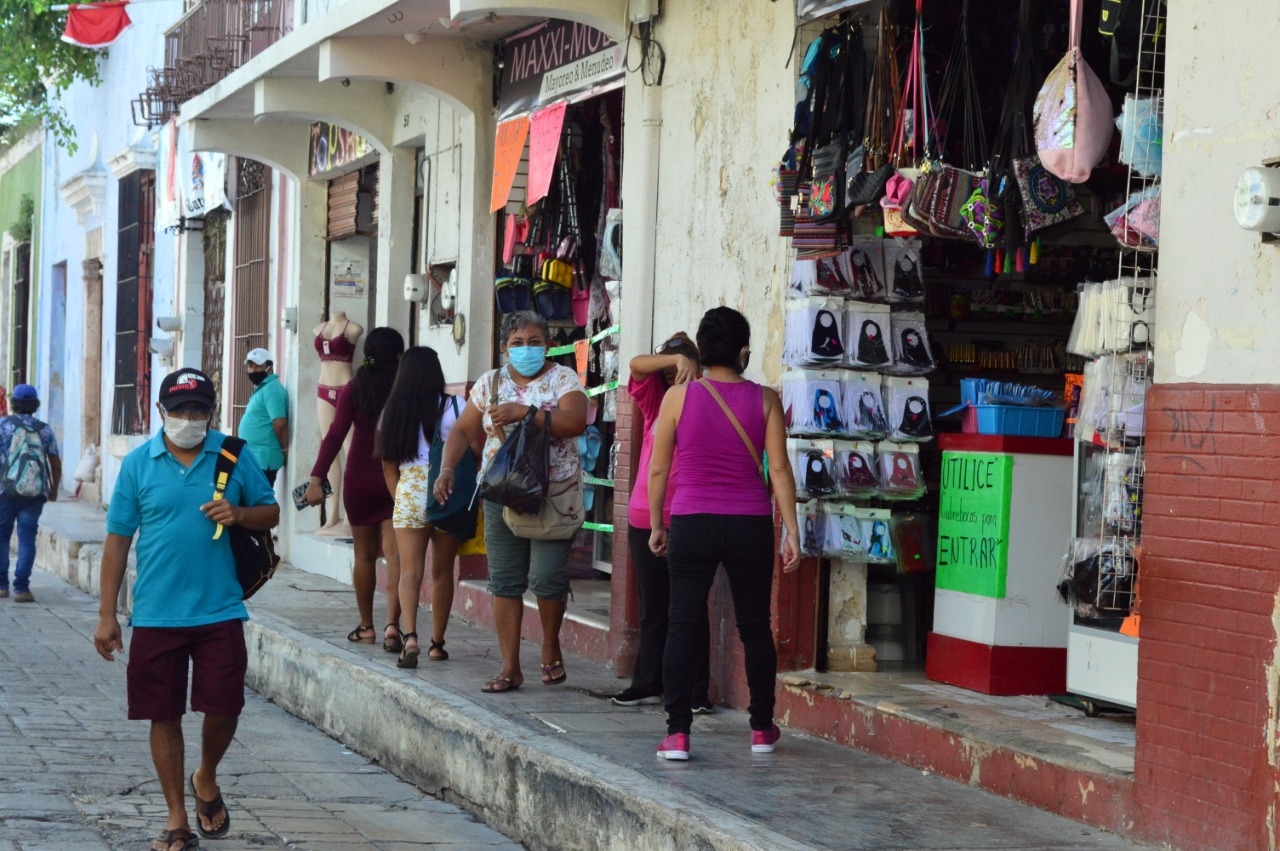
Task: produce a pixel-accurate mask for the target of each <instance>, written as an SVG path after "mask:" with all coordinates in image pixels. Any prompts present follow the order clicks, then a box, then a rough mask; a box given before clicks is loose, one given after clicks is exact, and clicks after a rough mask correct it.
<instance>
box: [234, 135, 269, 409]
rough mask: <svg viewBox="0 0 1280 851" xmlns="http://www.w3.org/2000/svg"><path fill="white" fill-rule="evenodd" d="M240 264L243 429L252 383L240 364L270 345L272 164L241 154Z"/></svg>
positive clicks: (237, 353) (238, 351)
mask: <svg viewBox="0 0 1280 851" xmlns="http://www.w3.org/2000/svg"><path fill="white" fill-rule="evenodd" d="M235 207H236V209H235V216H236V223H235V269H234V274H233V277H232V295H231V311H232V320H231V323H232V324H231V336H232V340H231V344H232V350H231V365H232V370H231V375H230V379H231V381H230V385H231V425H232V427H233V428H235V429H239V426H240V417H241V416H242V415H243V414H244V409H245V407H246V406H247V405H248V404H249V394H250V393H251V392H252V389H253V388H252V385H250V384H249V382H248V380H247V379H246V378H245V377H244V375H243V372H244V370H242V369H240V368H239V366H240V365H241V364H243V363H244V357H245V355H247V354H248V353H249V350H250V349H254V348H257V347H259V346H263V347H265V346H266V345H267V330H268V327H267V313H268V311H269V310H270V306H271V305H270V293H269V284H270V268H271V264H270V262H269V258H268V251H269V248H270V244H271V169H269V168H267V167H266V166H264V165H263V164H262V163H259V162H254V161H253V160H244V159H242V160H239V161H238V163H237V177H236V205H235Z"/></svg>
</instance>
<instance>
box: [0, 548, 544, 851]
mask: <svg viewBox="0 0 1280 851" xmlns="http://www.w3.org/2000/svg"><path fill="white" fill-rule="evenodd" d="M34 580H35V581H34V582H33V590H34V591H35V592H36V595H37V600H38V602H37V603H36V604H35V605H25V604H20V603H14V602H13V601H12V600H11V599H7V600H0V851H44V849H55V848H77V849H81V851H99V849H113V851H114V849H142V848H146V847H148V843H149V842H150V841H151V839H152V838H154V837H155V835H156V834H157V833H159V831H160V829H161V827H163V824H164V818H165V815H164V813H165V810H164V802H163V799H162V797H161V794H160V787H159V783H158V782H157V781H156V779H155V774H154V772H153V770H152V766H151V756H150V751H149V749H148V746H147V735H148V726H147V724H145V723H143V722H136V721H127V720H126V719H125V666H124V664H123V661H122V660H117V662H115V663H108V662H105V661H103V660H102V659H101V658H100V657H99V656H98V655H97V654H96V653H95V652H94V650H93V645H92V641H91V636H92V634H93V629H94V627H95V625H96V623H97V601H96V600H94V599H92V598H90V597H89V596H88V595H86V594H83V593H81V592H79V591H76V590H74V589H72V588H71V587H70V586H68V585H66V584H64V583H63V582H61V581H58V580H56V579H52V578H50V577H49V576H48V575H46V574H41V573H37V574H36V575H35V577H34ZM128 640H129V630H127V629H126V631H125V641H126V645H127V643H128ZM199 724H200V716H198V715H191V714H188V716H187V718H186V723H185V724H184V730H185V732H186V743H187V765H188V771H190V769H191V768H192V767H193V766H194V760H195V759H196V755H197V754H198V747H199ZM220 781H221V784H222V791H223V795H224V797H225V798H226V800H227V805H228V808H229V811H230V813H231V817H232V828H231V834H230V835H229V836H228V837H227V838H226V839H222V840H217V841H202V845H203V846H204V847H206V848H215V849H217V851H240V849H250V848H254V849H257V848H297V849H311V851H364V849H382V851H409V849H417V848H428V847H430V848H432V849H477V848H519V847H521V846H519V845H517V844H515V843H513V842H511V841H510V840H508V839H506V838H505V837H503V836H502V835H501V834H499V833H497V832H495V831H494V830H492V829H490V828H488V827H486V826H485V825H482V824H480V823H478V822H477V821H476V820H475V819H473V818H472V817H471V815H469V814H468V813H466V812H465V811H463V810H460V809H459V808H457V807H455V806H452V805H450V804H448V803H445V802H443V801H440V800H437V799H435V798H432V797H430V796H427V795H424V794H423V793H422V792H420V791H419V790H418V789H416V788H414V787H413V786H410V785H408V784H406V783H402V782H400V781H399V780H397V779H396V778H395V777H393V776H392V775H390V774H389V773H387V772H386V771H384V770H382V769H381V768H379V767H378V766H376V765H373V764H371V763H369V762H368V761H367V760H366V759H364V758H363V757H361V756H360V755H358V754H355V753H352V752H351V751H349V750H348V749H347V748H345V747H344V746H343V745H342V744H341V743H339V742H336V741H334V740H332V739H330V738H328V737H326V736H325V735H324V734H322V733H320V732H319V731H317V730H316V729H314V728H313V727H311V726H310V725H308V724H306V723H304V722H302V721H299V720H298V719H296V718H294V717H292V716H290V715H288V714H287V713H286V712H284V711H283V710H282V709H280V708H278V707H276V706H275V705H273V704H271V703H270V702H268V701H267V700H265V699H263V698H262V697H260V696H258V695H256V694H254V693H252V692H250V693H249V694H248V705H247V706H246V708H245V713H244V715H243V717H242V718H241V723H240V730H239V733H238V734H237V736H236V740H235V742H234V743H233V744H232V746H231V750H230V751H229V752H228V754H227V757H226V759H225V760H224V761H223V764H222V772H221V775H220ZM188 806H189V807H192V806H193V805H191V803H190V801H189V802H188ZM191 813H192V814H191V819H192V824H193V826H194V822H195V815H194V810H193V809H192V810H191Z"/></svg>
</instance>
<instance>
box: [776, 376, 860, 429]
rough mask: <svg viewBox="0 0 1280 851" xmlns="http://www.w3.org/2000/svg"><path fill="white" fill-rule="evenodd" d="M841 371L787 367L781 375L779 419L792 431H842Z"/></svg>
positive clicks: (843, 427)
mask: <svg viewBox="0 0 1280 851" xmlns="http://www.w3.org/2000/svg"><path fill="white" fill-rule="evenodd" d="M842 378H843V373H841V372H838V371H835V370H809V369H797V370H789V371H787V372H785V373H783V375H782V408H783V419H784V421H785V423H786V425H787V430H788V431H789V432H791V433H792V434H844V433H845V432H846V427H845V421H844V406H843V389H842V387H841V379H842Z"/></svg>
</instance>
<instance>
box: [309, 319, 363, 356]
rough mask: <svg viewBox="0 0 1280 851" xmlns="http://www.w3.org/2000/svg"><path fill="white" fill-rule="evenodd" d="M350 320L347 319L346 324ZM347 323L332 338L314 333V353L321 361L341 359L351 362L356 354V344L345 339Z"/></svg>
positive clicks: (349, 322) (348, 323)
mask: <svg viewBox="0 0 1280 851" xmlns="http://www.w3.org/2000/svg"><path fill="white" fill-rule="evenodd" d="M350 324H351V320H350V319H348V320H347V325H350ZM347 325H343V326H342V331H341V333H339V334H338V336H336V337H334V338H333V339H332V340H329V339H326V338H325V336H324V333H323V332H321V333H319V334H316V354H318V355H320V360H322V361H330V360H334V361H342V362H343V363H351V361H352V360H354V359H355V356H356V344H355V343H353V342H351V341H350V340H348V339H347Z"/></svg>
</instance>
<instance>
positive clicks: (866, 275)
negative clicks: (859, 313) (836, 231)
mask: <svg viewBox="0 0 1280 851" xmlns="http://www.w3.org/2000/svg"><path fill="white" fill-rule="evenodd" d="M850 243H851V245H850V246H849V247H848V248H847V249H845V251H844V253H842V254H841V255H840V257H839V258H838V260H837V263H838V265H839V267H840V271H841V272H842V273H843V274H844V278H845V280H846V281H848V282H849V291H850V294H851V295H852V296H853V297H854V298H860V299H866V300H868V301H877V300H880V299H883V298H885V297H887V295H888V288H887V287H886V286H885V275H884V246H883V241H882V240H880V239H877V238H876V237H870V236H855V237H852V238H851V239H850Z"/></svg>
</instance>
